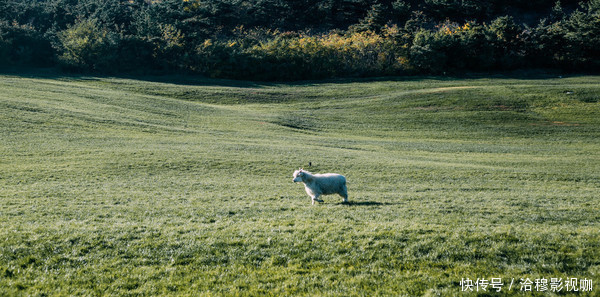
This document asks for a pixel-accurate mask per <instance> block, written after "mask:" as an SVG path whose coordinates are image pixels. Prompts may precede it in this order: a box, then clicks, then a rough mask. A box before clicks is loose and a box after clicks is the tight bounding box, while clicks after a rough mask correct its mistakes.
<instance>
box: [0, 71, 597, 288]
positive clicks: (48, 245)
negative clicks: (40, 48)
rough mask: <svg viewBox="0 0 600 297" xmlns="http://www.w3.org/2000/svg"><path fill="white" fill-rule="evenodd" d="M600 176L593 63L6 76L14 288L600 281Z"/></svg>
mask: <svg viewBox="0 0 600 297" xmlns="http://www.w3.org/2000/svg"><path fill="white" fill-rule="evenodd" d="M308 162H311V163H312V166H311V167H310V168H308ZM299 167H305V169H307V170H310V171H311V172H313V173H325V172H337V173H340V174H343V175H345V176H346V178H347V179H348V193H349V200H350V203H349V204H342V203H341V198H340V197H339V196H322V197H321V198H322V199H323V200H324V201H325V202H324V203H318V204H315V205H311V201H310V198H309V197H308V196H307V195H306V193H305V192H304V187H303V186H302V185H301V184H295V183H293V182H292V173H293V172H294V170H296V169H298V168H299ZM599 193H600V77H596V76H574V77H566V78H555V77H547V78H507V77H499V78H463V79H451V78H442V77H419V78H391V79H380V80H340V81H324V82H304V83H293V84H274V83H268V84H267V83H252V82H236V81H226V80H208V79H200V78H182V77H169V78H146V79H139V78H138V79H128V78H104V77H100V78H99V77H51V76H48V77H39V76H37V77H36V76H27V75H0V295H1V296H73V295H85V296H90V295H91V296H96V295H119V296H140V295H141V296H156V295H174V296H175V295H187V296H260V295H267V296H269V295H271V296H285V295H288V296H291V295H293V296H355V295H356V296H421V295H428V296H437V295H440V296H463V295H464V296H472V295H474V294H477V291H474V292H473V293H469V292H462V290H463V289H464V286H463V285H464V282H463V283H461V281H462V280H464V279H467V278H468V279H471V280H473V281H475V280H477V279H486V280H491V279H492V278H500V279H501V280H502V282H503V285H504V286H503V287H502V291H501V292H500V293H496V290H492V289H491V288H490V287H488V288H487V291H480V292H479V294H485V295H486V296H505V295H518V296H529V295H540V296H542V295H543V296H549V295H550V296H552V295H554V294H556V295H564V294H571V293H569V292H567V288H566V287H565V288H563V290H562V291H560V292H558V293H554V292H551V291H550V288H549V287H548V290H547V291H544V292H539V291H536V288H535V287H534V288H533V290H532V292H521V291H520V289H523V286H522V285H523V283H522V281H521V279H523V280H526V279H530V280H532V281H534V282H535V280H536V279H538V280H539V279H548V281H549V280H550V278H561V279H563V280H566V279H567V278H577V279H579V280H584V279H585V280H593V285H594V286H593V291H592V292H586V291H584V290H580V291H579V292H577V293H572V294H571V295H574V296H597V294H598V292H599V291H600V288H598V287H599V286H600V277H599V276H600V195H599ZM511 281H514V283H513V284H512V287H511V288H510V290H509V285H510V284H511ZM564 284H565V283H563V285H564ZM475 289H477V288H475Z"/></svg>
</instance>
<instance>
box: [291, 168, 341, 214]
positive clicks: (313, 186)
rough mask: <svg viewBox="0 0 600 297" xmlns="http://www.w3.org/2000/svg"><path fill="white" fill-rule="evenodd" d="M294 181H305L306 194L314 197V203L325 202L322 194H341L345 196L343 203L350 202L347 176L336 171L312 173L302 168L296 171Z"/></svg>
mask: <svg viewBox="0 0 600 297" xmlns="http://www.w3.org/2000/svg"><path fill="white" fill-rule="evenodd" d="M293 182H295V183H297V182H302V183H304V189H305V190H306V194H308V196H310V198H311V199H312V204H313V205H314V204H315V201H316V202H321V203H322V202H323V200H321V199H319V196H321V195H329V194H339V195H340V196H342V198H344V200H343V203H348V188H346V178H345V177H344V176H343V175H340V174H336V173H326V174H312V173H310V172H308V171H306V170H304V169H302V168H300V169H298V170H296V171H294V179H293Z"/></svg>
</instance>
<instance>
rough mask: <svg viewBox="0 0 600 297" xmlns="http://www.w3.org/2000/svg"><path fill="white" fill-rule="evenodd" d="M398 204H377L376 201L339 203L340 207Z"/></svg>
mask: <svg viewBox="0 0 600 297" xmlns="http://www.w3.org/2000/svg"><path fill="white" fill-rule="evenodd" d="M396 204H398V203H390V202H377V201H348V202H341V203H340V205H345V206H384V205H396Z"/></svg>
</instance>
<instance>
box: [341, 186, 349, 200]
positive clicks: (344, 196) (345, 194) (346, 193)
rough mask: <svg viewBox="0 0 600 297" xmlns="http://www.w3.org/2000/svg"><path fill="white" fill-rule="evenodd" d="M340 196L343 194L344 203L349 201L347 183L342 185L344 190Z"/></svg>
mask: <svg viewBox="0 0 600 297" xmlns="http://www.w3.org/2000/svg"><path fill="white" fill-rule="evenodd" d="M340 196H342V198H344V200H343V201H342V203H348V188H346V185H344V186H343V187H342V191H341V192H340Z"/></svg>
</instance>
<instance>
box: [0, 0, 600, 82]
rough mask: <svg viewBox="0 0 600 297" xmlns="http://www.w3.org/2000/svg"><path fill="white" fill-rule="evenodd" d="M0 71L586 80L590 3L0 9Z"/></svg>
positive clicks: (140, 0) (29, 4) (218, 1)
mask: <svg viewBox="0 0 600 297" xmlns="http://www.w3.org/2000/svg"><path fill="white" fill-rule="evenodd" d="M6 67H12V68H14V67H56V68H59V69H60V70H61V71H69V72H84V73H100V74H111V75H114V74H148V73H151V74H170V73H180V74H199V75H205V76H208V77H218V78H233V79H250V80H302V79H322V78H335V77H366V76H387V75H423V74H436V75H439V74H463V73H494V72H504V71H513V70H522V69H551V70H555V71H561V72H577V73H582V72H588V73H589V72H597V70H598V69H600V0H589V1H582V2H580V1H573V0H563V1H556V0H530V1H516V0H509V1H500V0H483V1H479V0H406V1H403V0H379V1H366V0H306V1H283V0H35V1H18V0H2V1H0V68H6Z"/></svg>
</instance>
